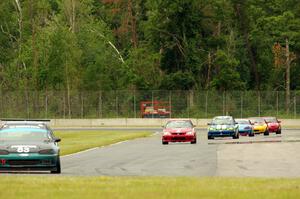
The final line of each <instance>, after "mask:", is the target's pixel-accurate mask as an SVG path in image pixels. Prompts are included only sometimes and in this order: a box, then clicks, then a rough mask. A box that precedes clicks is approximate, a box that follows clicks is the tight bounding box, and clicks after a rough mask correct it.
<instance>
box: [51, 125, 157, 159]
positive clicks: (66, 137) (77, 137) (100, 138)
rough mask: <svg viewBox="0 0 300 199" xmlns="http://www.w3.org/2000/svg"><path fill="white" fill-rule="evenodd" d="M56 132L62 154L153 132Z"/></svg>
mask: <svg viewBox="0 0 300 199" xmlns="http://www.w3.org/2000/svg"><path fill="white" fill-rule="evenodd" d="M54 134H55V136H56V137H59V138H61V142H60V143H59V146H60V151H61V155H67V154H71V153H76V152H79V151H83V150H87V149H90V148H94V147H101V146H107V145H110V144H113V143H117V142H121V141H124V140H131V139H135V138H141V137H147V136H150V135H151V134H152V133H150V132H126V131H55V132H54Z"/></svg>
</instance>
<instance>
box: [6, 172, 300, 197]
mask: <svg viewBox="0 0 300 199" xmlns="http://www.w3.org/2000/svg"><path fill="white" fill-rule="evenodd" d="M0 183H1V186H0V198H10V199H15V198H22V199H34V198H43V199H48V198H55V199H60V198H62V199H65V198H75V199H76V198H78V199H82V198H85V199H89V198H93V199H94V198H118V199H140V198H143V199H148V198H149V199H153V198H155V199H160V198H163V199H179V198H180V199H182V198H187V199H194V198H195V199H199V198H205V199H228V198H230V199H253V198H256V199H260V198H266V199H282V198H285V199H291V198H295V199H296V198H299V196H300V179H264V178H188V177H174V178H171V177H64V176H40V177H36V176H35V177H31V176H20V175H19V176H1V178H0Z"/></svg>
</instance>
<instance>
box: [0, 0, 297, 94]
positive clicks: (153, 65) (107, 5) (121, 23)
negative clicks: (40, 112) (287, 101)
mask: <svg viewBox="0 0 300 199" xmlns="http://www.w3.org/2000/svg"><path fill="white" fill-rule="evenodd" d="M0 10H1V11H0V83H1V85H0V87H1V89H2V90H18V89H25V90H26V89H27V90H40V91H43V90H94V91H96V90H126V89H131V90H133V89H136V90H160V89H162V90H197V89H198V90H204V89H214V90H221V91H222V90H278V91H280V90H286V89H292V90H296V89H300V78H299V77H300V59H299V55H300V1H299V0H2V1H0ZM289 77H290V78H289Z"/></svg>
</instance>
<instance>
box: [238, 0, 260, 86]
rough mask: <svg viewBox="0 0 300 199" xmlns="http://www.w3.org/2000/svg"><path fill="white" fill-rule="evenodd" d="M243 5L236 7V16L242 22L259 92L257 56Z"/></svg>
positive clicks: (239, 4)
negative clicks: (250, 38)
mask: <svg viewBox="0 0 300 199" xmlns="http://www.w3.org/2000/svg"><path fill="white" fill-rule="evenodd" d="M243 4H244V2H243V1H241V2H240V3H237V4H236V5H235V12H236V14H237V16H238V20H239V22H240V28H241V31H242V33H243V37H244V41H245V44H246V49H247V53H248V56H249V58H250V63H251V71H252V73H253V74H254V79H255V88H256V90H259V89H260V80H259V75H258V70H257V64H256V60H255V55H254V53H253V48H252V46H251V43H250V41H249V33H248V32H249V31H248V23H247V16H246V13H245V8H244V6H245V5H243Z"/></svg>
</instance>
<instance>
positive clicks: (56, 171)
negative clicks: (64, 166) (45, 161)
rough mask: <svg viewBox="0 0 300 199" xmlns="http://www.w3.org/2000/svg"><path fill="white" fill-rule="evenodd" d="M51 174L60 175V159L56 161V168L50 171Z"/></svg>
mask: <svg viewBox="0 0 300 199" xmlns="http://www.w3.org/2000/svg"><path fill="white" fill-rule="evenodd" d="M51 173H53V174H60V173H61V167H60V158H58V160H57V162H56V167H55V168H54V170H51Z"/></svg>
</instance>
